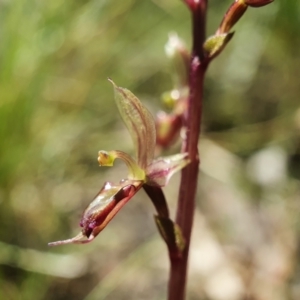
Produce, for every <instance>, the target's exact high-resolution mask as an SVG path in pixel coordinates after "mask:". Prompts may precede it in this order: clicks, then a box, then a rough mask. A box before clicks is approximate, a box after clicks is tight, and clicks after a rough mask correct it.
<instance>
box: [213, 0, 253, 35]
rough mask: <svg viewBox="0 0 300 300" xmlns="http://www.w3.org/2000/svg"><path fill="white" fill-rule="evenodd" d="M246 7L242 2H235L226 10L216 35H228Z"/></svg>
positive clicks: (240, 0) (241, 0)
mask: <svg viewBox="0 0 300 300" xmlns="http://www.w3.org/2000/svg"><path fill="white" fill-rule="evenodd" d="M247 8H248V5H247V4H246V3H245V1H244V0H236V1H235V2H234V3H233V4H232V5H231V6H230V7H229V9H228V10H227V12H226V14H225V16H224V18H223V20H222V22H221V25H220V26H219V29H218V30H217V32H216V34H217V35H219V34H222V33H228V32H229V30H230V29H231V28H232V27H233V26H234V25H235V23H236V22H237V21H238V20H239V19H240V18H241V17H242V16H243V14H244V13H245V11H246V10H247Z"/></svg>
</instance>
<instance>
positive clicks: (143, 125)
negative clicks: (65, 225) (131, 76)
mask: <svg viewBox="0 0 300 300" xmlns="http://www.w3.org/2000/svg"><path fill="white" fill-rule="evenodd" d="M109 81H110V82H111V83H112V85H113V87H114V92H115V101H116V103H117V107H118V109H119V112H120V114H121V117H122V119H123V121H124V123H125V125H126V126H127V128H128V130H129V133H130V135H131V137H132V139H133V142H134V145H135V150H136V160H135V159H134V158H132V157H131V156H130V155H128V154H127V153H124V152H122V151H119V150H113V151H103V150H101V151H99V153H98V162H99V165H100V166H112V165H113V163H114V161H115V159H117V158H119V159H121V160H123V161H124V162H125V164H126V165H127V167H128V177H127V178H126V179H122V180H121V181H120V182H119V183H117V184H114V183H111V182H106V183H105V184H104V186H103V188H102V189H101V190H100V192H99V193H98V194H97V195H96V197H95V198H94V200H93V201H92V202H91V203H90V204H89V206H88V207H87V208H86V210H85V211H84V213H83V216H82V219H81V221H80V226H81V227H82V231H81V232H80V233H79V234H78V235H77V236H75V237H73V238H71V239H67V240H63V241H57V242H52V243H49V245H50V246H56V245H62V244H70V243H78V244H83V243H89V242H91V241H92V240H94V238H95V237H96V236H97V235H98V234H99V233H100V232H101V231H102V230H103V229H104V228H105V227H106V225H107V224H108V223H109V222H110V220H111V219H112V218H113V217H114V216H115V215H116V214H117V212H118V211H119V210H120V209H121V208H122V207H123V206H124V205H125V204H126V203H127V202H128V201H129V200H130V199H131V198H132V197H133V196H134V195H135V194H136V193H137V192H138V191H139V190H140V188H141V187H144V189H145V191H146V193H147V194H148V195H149V197H150V198H151V200H152V201H153V203H154V205H155V207H156V209H157V211H158V216H155V221H156V224H157V226H158V228H159V230H160V233H161V235H162V236H163V237H164V239H165V240H166V242H167V244H168V243H169V244H168V245H169V247H170V244H172V243H173V244H174V243H176V244H177V246H178V244H180V243H181V246H182V242H180V243H178V240H181V241H182V237H181V233H180V229H179V228H178V227H177V226H176V224H174V225H173V222H172V221H171V220H170V219H169V218H168V217H169V216H168V209H167V206H166V203H164V202H165V199H164V196H163V193H162V191H161V189H160V188H161V187H163V186H165V185H166V184H167V183H168V181H169V179H170V177H171V176H172V175H173V174H174V173H175V172H177V171H179V170H180V169H182V168H183V167H185V166H186V165H187V164H188V163H189V158H188V156H187V154H186V153H181V154H176V155H173V156H169V157H162V158H158V159H154V151H155V144H156V130H155V121H154V119H153V117H152V115H151V114H150V112H149V111H148V110H147V109H146V108H145V107H144V106H143V105H142V103H141V102H140V101H139V99H138V98H137V97H136V96H135V95H134V94H133V93H132V92H130V91H129V90H127V89H125V88H121V87H118V86H117V85H116V84H115V83H114V82H113V81H112V80H111V79H109ZM170 229H171V233H170ZM170 236H171V237H170ZM179 246H180V245H179Z"/></svg>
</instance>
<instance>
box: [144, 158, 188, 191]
mask: <svg viewBox="0 0 300 300" xmlns="http://www.w3.org/2000/svg"><path fill="white" fill-rule="evenodd" d="M189 163H190V159H189V158H188V154H187V153H180V154H175V155H172V156H167V157H161V158H158V159H156V160H154V161H153V162H152V163H151V164H150V165H149V166H148V167H147V170H146V176H147V180H146V183H147V184H149V185H155V186H160V187H162V186H165V185H167V183H168V182H169V180H170V178H171V177H172V176H173V174H174V173H176V172H177V171H179V170H181V169H182V168H184V167H185V166H186V165H188V164H189Z"/></svg>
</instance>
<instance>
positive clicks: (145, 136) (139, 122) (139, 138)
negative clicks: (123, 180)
mask: <svg viewBox="0 0 300 300" xmlns="http://www.w3.org/2000/svg"><path fill="white" fill-rule="evenodd" d="M109 81H110V82H111V83H112V84H113V86H114V90H115V100H116V103H117V106H118V109H119V111H120V114H121V116H122V119H123V121H124V123H125V124H126V126H127V128H128V130H129V133H130V135H131V137H132V139H133V142H134V145H135V147H136V152H137V162H138V165H139V166H140V167H141V168H142V169H145V168H146V167H147V165H148V164H149V163H150V162H151V161H152V159H153V156H154V150H155V143H156V131H155V122H154V118H153V117H152V115H151V113H150V112H149V111H148V110H147V109H146V108H145V107H144V106H143V105H142V103H141V102H140V100H139V99H138V98H137V97H136V96H135V95H134V94H133V93H132V92H130V91H129V90H127V89H124V88H121V87H118V86H116V84H115V83H114V82H113V81H112V80H111V79H109Z"/></svg>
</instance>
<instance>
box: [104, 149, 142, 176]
mask: <svg viewBox="0 0 300 300" xmlns="http://www.w3.org/2000/svg"><path fill="white" fill-rule="evenodd" d="M116 158H119V159H122V160H123V161H124V162H125V164H126V166H127V167H128V170H129V176H128V179H131V180H144V179H145V172H144V171H143V170H142V169H141V168H140V167H139V166H138V164H137V163H136V161H135V160H134V159H133V158H132V157H131V156H130V155H128V154H127V153H125V152H123V151H118V150H113V151H109V152H107V151H103V150H101V151H99V152H98V162H99V165H100V166H106V167H111V166H113V163H114V161H115V159H116Z"/></svg>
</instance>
